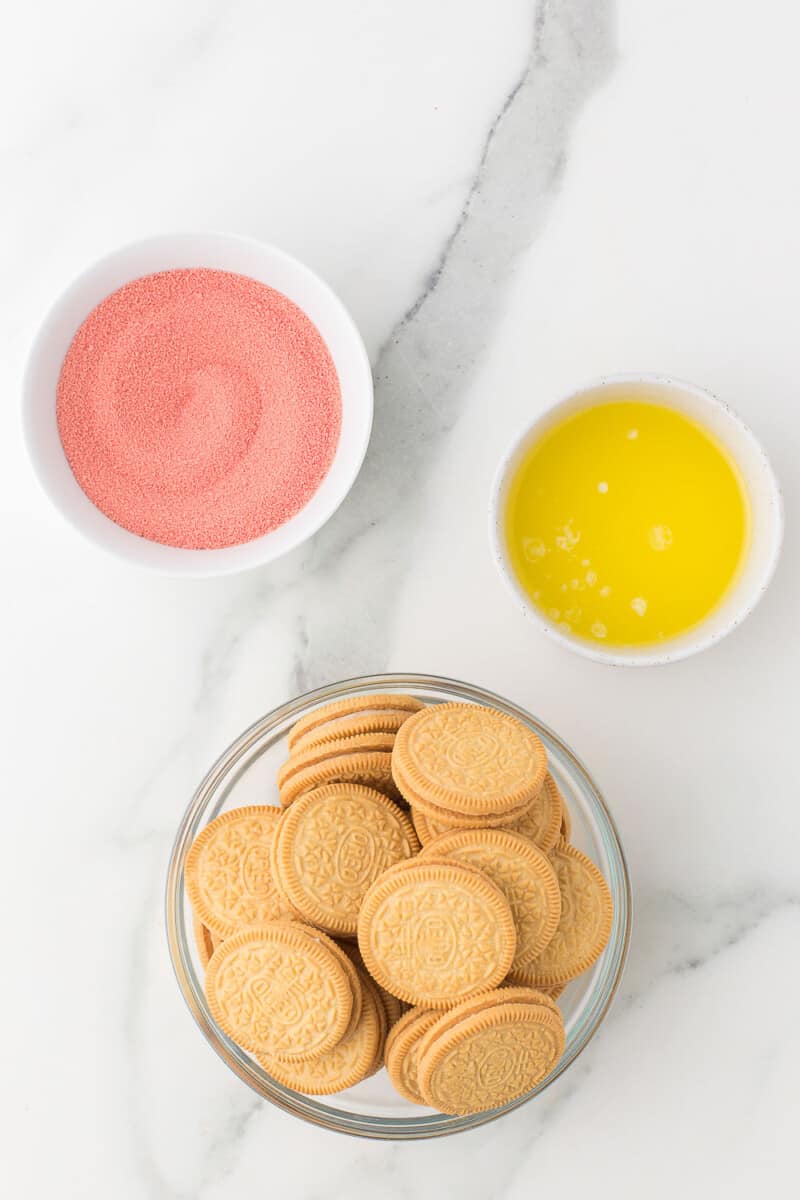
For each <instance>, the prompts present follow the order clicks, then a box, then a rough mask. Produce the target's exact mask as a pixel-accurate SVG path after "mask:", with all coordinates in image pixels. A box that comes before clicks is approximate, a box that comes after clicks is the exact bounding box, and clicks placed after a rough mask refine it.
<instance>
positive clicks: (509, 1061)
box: [418, 1004, 564, 1115]
mask: <svg viewBox="0 0 800 1200" xmlns="http://www.w3.org/2000/svg"><path fill="white" fill-rule="evenodd" d="M435 1031H436V1027H435V1026H434V1027H433V1028H432V1029H431V1030H429V1032H428V1034H427V1037H426V1043H427V1044H426V1046H425V1047H422V1048H421V1050H420V1058H419V1068H418V1082H419V1089H420V1092H421V1094H422V1097H423V1099H424V1100H425V1101H426V1103H428V1104H430V1105H431V1106H432V1107H434V1108H438V1109H439V1111H440V1112H445V1113H453V1114H457V1115H464V1114H467V1113H473V1112H484V1111H485V1110H486V1109H489V1108H497V1107H499V1106H500V1105H502V1104H508V1103H509V1102H510V1101H511V1100H516V1099H518V1098H519V1097H520V1096H524V1095H525V1093H526V1092H529V1091H531V1090H532V1089H533V1088H534V1087H536V1085H537V1084H538V1083H540V1082H541V1081H542V1080H543V1079H544V1078H545V1077H546V1076H547V1075H549V1074H550V1072H551V1071H552V1070H553V1068H554V1067H555V1066H556V1064H557V1063H558V1060H559V1059H560V1057H561V1055H562V1054H563V1052H564V1025H563V1021H562V1020H561V1018H560V1016H559V1015H557V1014H556V1013H554V1012H552V1011H551V1010H550V1009H548V1008H546V1007H545V1006H544V1005H537V1004H497V1005H495V1006H494V1007H491V1008H485V1009H483V1010H482V1011H480V1012H478V1013H475V1014H474V1015H473V1016H467V1017H465V1018H464V1019H463V1020H462V1021H460V1022H459V1023H458V1024H457V1025H455V1026H454V1027H452V1028H450V1029H448V1030H446V1031H445V1032H443V1033H441V1034H440V1036H438V1037H436V1036H434V1035H435Z"/></svg>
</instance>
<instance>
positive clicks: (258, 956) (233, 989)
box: [205, 921, 353, 1062]
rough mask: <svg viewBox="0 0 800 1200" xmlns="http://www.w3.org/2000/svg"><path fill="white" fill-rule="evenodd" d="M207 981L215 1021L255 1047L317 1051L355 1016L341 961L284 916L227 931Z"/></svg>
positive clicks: (282, 1052)
mask: <svg viewBox="0 0 800 1200" xmlns="http://www.w3.org/2000/svg"><path fill="white" fill-rule="evenodd" d="M311 933H312V935H313V933H314V931H313V930H312V931H311ZM205 986H206V998H207V1000H208V1006H209V1008H210V1010H211V1014H212V1016H213V1017H214V1020H215V1021H216V1022H217V1024H218V1025H219V1026H220V1028H221V1029H222V1030H224V1032H225V1033H227V1034H228V1036H229V1037H231V1038H233V1040H234V1041H235V1042H238V1044H239V1045H240V1046H242V1047H243V1048H244V1049H245V1050H250V1051H251V1052H252V1053H255V1054H267V1055H271V1056H274V1057H277V1058H282V1059H285V1060H287V1061H297V1062H303V1061H306V1062H307V1061H310V1060H311V1059H314V1058H319V1057H320V1056H321V1055H322V1054H325V1053H326V1051H328V1050H331V1049H333V1047H334V1046H335V1045H337V1043H338V1042H340V1041H341V1040H342V1038H343V1036H344V1034H345V1032H346V1030H347V1027H348V1024H349V1022H350V1015H351V1012H352V1005H353V999H352V992H351V988H350V983H349V981H348V978H347V974H346V972H345V969H344V967H343V966H342V964H341V962H339V961H338V959H337V958H336V956H335V955H334V954H333V953H332V952H331V950H330V949H329V947H328V946H326V945H324V943H323V942H321V941H320V940H319V939H317V938H315V937H314V936H309V935H308V932H307V931H306V930H304V929H303V928H302V927H298V926H295V925H292V924H291V923H289V922H286V921H274V922H272V923H271V924H269V925H261V926H258V927H257V928H255V929H246V930H244V931H243V932H241V933H236V934H234V935H233V936H232V937H230V938H226V939H225V941H224V942H223V943H222V945H221V946H220V947H219V949H218V950H217V951H216V952H215V953H214V956H213V957H212V959H211V961H210V963H209V964H208V971H207V972H206V984H205Z"/></svg>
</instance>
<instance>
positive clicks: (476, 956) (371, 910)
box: [358, 859, 516, 1008]
mask: <svg viewBox="0 0 800 1200" xmlns="http://www.w3.org/2000/svg"><path fill="white" fill-rule="evenodd" d="M358 944H359V948H360V950H361V954H362V956H363V958H364V962H365V964H366V967H367V970H368V971H369V973H370V975H372V977H373V978H374V979H376V980H377V981H378V983H380V984H381V986H382V987H385V988H386V990H387V991H389V992H391V993H392V994H393V995H395V996H398V997H399V998H400V999H401V1000H405V1001H406V1002H407V1003H409V1004H414V1005H422V1006H427V1007H429V1008H449V1007H450V1006H451V1005H453V1004H456V1003H457V1002H458V1001H459V1000H461V999H463V998H464V997H466V996H468V995H470V994H471V993H473V992H478V991H481V990H483V989H485V988H491V987H494V986H495V985H496V984H498V983H499V982H500V981H501V980H502V979H503V978H504V977H505V976H506V975H507V974H508V970H509V967H510V966H511V963H512V961H513V958H514V950H515V948H516V933H515V930H514V919H513V917H512V915H511V909H510V907H509V905H508V901H507V900H506V899H505V897H504V896H503V894H502V892H501V891H500V890H499V888H497V887H496V886H495V885H494V884H493V883H491V881H490V880H489V879H487V878H486V876H484V875H482V874H481V873H480V872H478V871H474V870H472V869H471V868H467V867H461V866H460V865H443V864H435V863H430V864H428V863H425V862H424V861H423V860H422V859H418V860H417V861H415V862H412V863H409V864H408V866H404V867H394V868H393V869H391V870H390V871H388V872H387V873H386V874H385V875H383V876H382V877H381V878H379V879H378V880H376V882H375V883H374V884H373V885H372V887H371V888H370V889H369V891H368V892H367V894H366V896H365V898H364V903H363V905H362V908H361V912H360V914H359V920H358Z"/></svg>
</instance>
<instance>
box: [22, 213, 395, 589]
mask: <svg viewBox="0 0 800 1200" xmlns="http://www.w3.org/2000/svg"><path fill="white" fill-rule="evenodd" d="M185 267H210V268H214V269H216V270H220V271H232V272H235V273H237V274H239V275H248V276H249V277H250V278H251V279H256V280H258V281H259V282H260V283H265V284H267V285H268V286H269V287H271V288H275V290H276V291H279V292H283V294H284V295H285V296H288V297H289V299H290V300H292V301H294V303H295V304H296V305H297V306H298V307H299V308H301V309H302V310H303V312H304V313H305V314H306V315H307V316H308V317H309V318H310V320H311V321H313V323H314V325H316V327H317V329H318V330H319V332H320V334H321V335H322V338H323V340H324V341H325V343H326V345H327V347H328V350H329V351H330V354H331V357H332V358H333V362H334V365H335V367H336V371H337V374H338V376H339V384H340V387H341V394H342V426H341V433H340V436H339V443H338V445H337V448H336V453H335V455H334V459H333V462H332V463H331V466H330V469H329V470H328V473H327V475H326V476H325V478H324V479H323V481H322V483H321V484H320V486H319V488H318V489H317V491H316V492H315V493H314V495H313V496H312V497H311V499H310V500H309V501H308V503H307V504H306V505H305V507H304V508H302V509H301V510H300V512H298V513H296V514H295V516H293V517H292V518H291V519H290V520H289V521H286V523H285V524H283V525H281V526H279V527H278V528H277V529H273V530H272V531H271V532H270V533H266V534H264V535H263V537H260V538H256V539H255V540H253V541H251V542H245V543H242V544H241V545H238V546H226V547H225V548H224V549H221V550H186V549H182V548H180V547H176V546H163V545H161V544H160V543H159V542H153V541H148V540H147V539H145V538H141V537H137V536H136V535H135V534H133V533H130V532H129V531H128V530H127V529H123V528H122V527H121V526H120V525H117V524H115V523H114V522H113V521H111V520H110V519H109V518H108V517H107V516H105V514H104V513H102V512H101V511H100V509H99V508H96V507H95V506H94V504H92V502H91V500H89V498H88V497H87V496H86V495H85V494H84V492H83V491H82V490H81V488H80V486H79V485H78V482H77V480H76V479H75V476H74V475H73V474H72V471H71V469H70V467H69V463H68V462H67V459H66V457H65V455H64V450H63V447H62V445H61V438H60V437H59V433H58V425H57V422H56V387H57V385H58V377H59V374H60V372H61V365H62V363H63V361H64V356H65V354H66V352H67V349H68V348H69V345H70V342H71V341H72V339H73V337H74V336H75V333H76V332H77V330H78V328H79V326H80V325H81V324H82V323H83V321H84V320H85V319H86V317H87V316H88V315H89V313H90V312H91V311H92V309H93V308H95V307H96V305H98V304H99V303H100V301H101V300H104V299H105V297H106V296H108V295H110V293H111V292H114V291H116V290H117V288H120V287H122V286H123V284H126V283H129V282H130V281H131V280H133V279H138V278H140V277H141V276H143V275H150V274H153V273H155V272H156V271H170V270H176V269H179V268H185ZM372 404H373V395H372V371H371V369H370V364H369V359H368V357H367V352H366V350H365V348H364V343H363V341H362V340H361V335H360V334H359V332H358V329H357V328H356V326H355V324H354V322H353V320H352V318H351V317H350V315H349V313H348V312H347V310H346V309H345V307H344V305H343V304H342V302H341V301H340V300H339V298H338V297H337V296H336V295H335V294H334V293H333V292H332V291H331V289H330V288H329V287H328V285H327V284H326V283H324V282H323V281H322V280H321V279H320V278H319V277H318V276H317V275H315V274H314V272H313V271H311V270H310V269H309V268H308V267H306V266H304V265H303V264H302V263H300V262H298V261H297V260H296V259H294V258H291V257H290V256H289V255H288V254H285V253H284V252H283V251H282V250H278V249H276V248H275V247H274V246H268V245H266V244H264V243H263V242H258V241H255V240H253V239H251V238H245V237H238V236H237V235H234V234H227V233H179V234H166V235H164V236H161V237H152V238H147V239H146V240H144V241H140V242H134V243H132V244H131V245H129V246H124V247H123V248H122V249H120V250H115V251H114V252H113V253H112V254H109V255H107V256H106V257H105V258H102V259H100V261H99V262H96V263H95V264H94V265H93V266H91V267H89V268H88V269H87V270H86V271H84V272H83V274H82V275H79V276H78V278H77V279H76V280H75V281H74V282H73V283H71V284H70V286H69V287H68V288H67V289H66V291H65V292H63V293H62V295H61V296H60V297H59V298H58V300H56V302H55V304H54V305H53V307H52V308H51V309H50V312H49V313H48V314H47V316H46V317H45V319H44V322H43V323H42V326H41V328H40V330H39V332H38V334H37V335H36V338H35V340H34V343H33V346H32V347H31V351H30V356H29V359H28V365H27V369H26V372H25V380H24V384H23V406H24V409H23V424H24V432H25V440H26V442H27V446H28V452H29V454H30V457H31V462H32V463H33V466H34V470H35V471H36V474H37V476H38V478H39V481H40V483H41V485H42V487H43V488H44V490H45V492H46V493H47V495H48V496H49V497H50V499H51V500H52V502H53V504H54V505H55V506H56V508H58V509H59V510H60V511H61V512H62V513H63V515H64V516H65V517H66V518H67V520H68V521H69V522H70V523H71V524H72V525H73V526H74V527H75V528H76V529H77V530H78V531H79V532H80V533H82V534H83V535H84V537H86V538H88V539H89V541H91V542H94V544H95V545H96V546H99V547H101V548H102V549H103V550H107V551H109V552H110V553H112V554H115V555H116V556H117V557H118V558H123V559H125V560H126V561H127V562H130V563H134V564H136V565H137V566H140V567H145V568H146V569H149V570H153V571H158V572H160V573H161V574H165V575H180V576H194V577H202V576H212V575H227V574H232V573H233V572H236V571H244V570H247V569H248V568H250V567H255V566H258V565H260V564H262V563H267V562H271V561H272V560H273V559H276V558H279V557H280V556H281V555H282V554H286V553H287V552H288V551H289V550H293V549H294V548H295V547H296V546H299V545H300V543H301V542H304V541H305V540H306V539H307V538H309V537H311V535H312V534H313V533H316V531H317V530H318V529H319V528H320V526H322V525H324V523H325V522H326V521H327V520H328V518H329V517H331V516H332V515H333V513H334V512H335V511H336V509H337V508H338V507H339V505H340V504H341V502H342V501H343V500H344V498H345V496H346V495H347V493H348V492H349V490H350V488H351V487H352V485H353V483H354V481H355V478H356V476H357V475H358V472H359V470H360V468H361V464H362V462H363V460H364V455H365V454H366V450H367V445H368V443H369V436H370V432H371V429H372Z"/></svg>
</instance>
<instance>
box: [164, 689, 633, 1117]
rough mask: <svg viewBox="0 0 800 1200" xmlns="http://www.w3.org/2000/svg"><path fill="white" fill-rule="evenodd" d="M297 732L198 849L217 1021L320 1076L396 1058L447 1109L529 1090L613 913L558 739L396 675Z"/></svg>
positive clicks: (418, 1098)
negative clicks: (548, 750) (417, 690)
mask: <svg viewBox="0 0 800 1200" xmlns="http://www.w3.org/2000/svg"><path fill="white" fill-rule="evenodd" d="M289 748H290V756H289V759H288V761H287V763H285V764H284V766H283V767H282V768H281V770H280V772H279V775H278V787H279V792H280V798H281V806H282V807H281V809H278V808H275V807H272V806H270V805H264V806H254V807H251V808H242V809H236V810H233V811H231V812H227V813H223V814H222V815H221V816H220V817H217V818H216V820H214V821H212V822H211V823H210V824H209V825H207V826H206V828H205V829H204V830H203V831H202V832H201V834H200V835H199V836H198V838H197V839H196V841H195V842H194V844H193V846H192V848H191V850H190V852H189V855H188V857H187V862H186V871H185V881H186V889H187V893H188V895H189V898H190V900H191V902H192V905H193V908H194V913H195V922H196V923H195V932H196V938H197V943H198V953H199V956H200V959H201V962H202V963H203V965H204V966H205V967H206V995H207V998H208V1004H209V1008H210V1010H211V1013H212V1015H213V1017H214V1019H215V1021H216V1022H217V1024H218V1025H219V1026H220V1028H221V1029H222V1030H223V1031H224V1032H225V1033H226V1034H227V1035H228V1036H229V1037H230V1038H232V1039H233V1040H234V1041H235V1042H237V1043H238V1044H239V1045H240V1046H241V1047H243V1048H244V1049H245V1050H248V1051H249V1052H251V1053H252V1054H253V1055H254V1056H255V1057H256V1058H257V1059H258V1061H259V1062H260V1063H261V1065H262V1066H263V1067H264V1068H265V1070H266V1071H267V1072H268V1073H269V1074H270V1075H272V1076H273V1078H275V1079H276V1080H277V1081H278V1082H280V1083H282V1084H284V1085H285V1086H287V1087H291V1088H294V1089H295V1090H297V1091H301V1092H305V1093H309V1094H326V1093H330V1092H333V1091H339V1090H341V1089H344V1088H347V1087H351V1086H352V1085H353V1084H354V1083H357V1082H358V1081H359V1080H361V1079H364V1078H366V1076H368V1075H370V1074H372V1073H374V1071H376V1070H378V1069H379V1068H380V1067H381V1066H382V1065H383V1064H384V1062H385V1065H386V1067H387V1071H388V1074H389V1077H390V1079H391V1080H392V1082H393V1083H394V1085H395V1087H396V1088H397V1090H398V1092H399V1093H400V1094H401V1095H402V1096H404V1097H405V1098H406V1099H408V1100H411V1101H413V1102H415V1103H418V1104H425V1105H428V1106H431V1107H433V1108H437V1109H439V1110H440V1111H442V1112H446V1113H457V1114H464V1113H471V1112H479V1111H484V1110H486V1109H489V1108H494V1107H497V1106H498V1105H501V1104H504V1103H506V1102H508V1101H510V1100H513V1099H515V1098H517V1097H518V1096H520V1095H523V1094H524V1093H526V1092H528V1091H530V1090H531V1089H532V1088H533V1087H535V1086H536V1084H537V1083H539V1082H540V1081H541V1079H543V1078H544V1077H545V1076H546V1075H548V1074H549V1073H550V1072H551V1071H552V1070H553V1069H554V1067H555V1066H556V1065H557V1063H558V1061H559V1059H560V1057H561V1055H562V1053H563V1049H564V1024H563V1019H562V1016H561V1012H560V1009H559V1007H558V1005H557V1004H556V1003H555V997H556V996H557V995H558V994H559V992H560V991H561V989H562V988H563V987H564V986H565V985H566V983H568V982H569V981H570V980H571V979H574V978H575V977H576V976H577V975H578V974H580V973H581V972H582V971H584V970H586V969H587V968H588V967H589V966H591V965H592V963H594V962H595V961H596V959H597V958H598V957H599V955H600V954H601V953H602V950H603V948H604V947H605V944H606V942H607V940H608V937H609V934H610V930H611V921H612V905H611V897H610V894H609V891H608V888H607V886H606V883H605V881H604V879H603V877H602V875H601V874H600V872H599V871H598V870H597V868H596V867H595V865H594V864H593V863H592V862H590V860H589V859H588V858H586V856H585V855H583V854H582V853H581V852H580V851H578V850H577V849H575V847H573V846H571V845H570V844H569V841H568V838H569V815H568V813H567V810H566V806H565V804H564V801H563V798H562V796H561V793H560V791H559V789H558V787H557V785H556V783H555V780H554V779H553V778H552V776H551V775H550V774H549V773H548V770H547V758H546V754H545V750H544V747H543V746H542V743H541V742H540V740H539V739H538V738H537V737H536V735H535V734H534V733H533V732H532V731H531V730H529V729H528V728H527V726H525V725H523V724H522V723H521V722H520V721H517V720H516V719H514V718H513V717H510V716H508V715H507V714H505V713H501V712H498V711H496V710H494V709H489V708H485V707H481V706H478V705H468V704H441V705H432V706H430V707H425V706H423V705H422V704H421V703H420V702H419V701H417V700H416V699H414V698H412V697H409V696H397V695H395V696H388V695H383V694H381V695H376V696H362V697H355V698H353V699H351V700H347V701H341V702H337V703H336V704H333V705H326V706H325V707H323V708H320V709H317V710H315V711H314V712H312V713H311V714H309V715H308V716H306V717H304V718H303V719H302V720H301V721H300V722H298V724H297V725H296V726H295V728H294V729H293V730H292V732H291V734H290V736H289ZM406 805H408V806H410V813H409V811H407V810H406V807H405V806H406ZM409 1005H410V1006H412V1007H411V1008H410V1011H406V1006H409Z"/></svg>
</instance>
